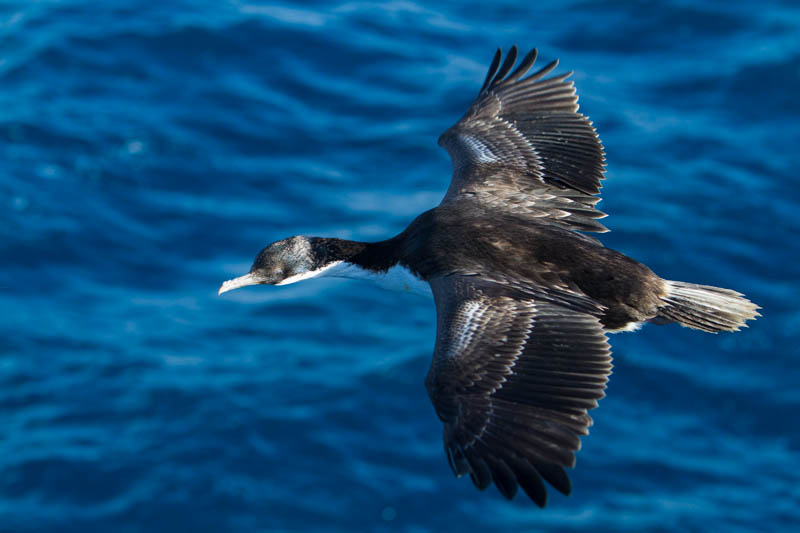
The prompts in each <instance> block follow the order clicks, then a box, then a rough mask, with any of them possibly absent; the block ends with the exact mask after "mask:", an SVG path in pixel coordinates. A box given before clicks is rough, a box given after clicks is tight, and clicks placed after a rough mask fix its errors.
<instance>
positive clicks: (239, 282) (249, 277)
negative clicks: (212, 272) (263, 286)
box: [217, 273, 261, 295]
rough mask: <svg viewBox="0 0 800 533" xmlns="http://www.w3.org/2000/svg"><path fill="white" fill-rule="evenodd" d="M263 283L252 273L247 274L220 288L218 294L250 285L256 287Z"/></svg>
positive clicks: (227, 282)
mask: <svg viewBox="0 0 800 533" xmlns="http://www.w3.org/2000/svg"><path fill="white" fill-rule="evenodd" d="M258 283H261V279H260V278H258V277H256V276H254V275H253V274H252V273H250V274H245V275H244V276H239V277H238V278H233V279H229V280H228V281H226V282H225V283H223V284H222V285H220V287H219V292H218V293H217V294H218V295H219V294H222V293H223V292H228V291H232V290H233V289H238V288H240V287H247V286H248V285H256V284H258Z"/></svg>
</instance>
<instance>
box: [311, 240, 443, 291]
mask: <svg viewBox="0 0 800 533" xmlns="http://www.w3.org/2000/svg"><path fill="white" fill-rule="evenodd" d="M310 241H311V246H312V249H314V253H315V254H316V255H317V257H318V258H319V259H320V260H322V261H323V262H324V264H325V266H324V267H322V268H321V269H320V270H319V274H318V276H332V277H339V278H354V279H366V280H370V281H374V282H376V283H377V284H378V285H379V286H381V287H383V288H386V289H390V290H397V291H401V292H410V293H416V294H421V295H426V296H429V295H430V294H431V289H430V285H428V283H427V282H425V281H423V280H422V279H420V278H419V277H418V276H417V275H415V274H414V273H412V272H411V271H410V270H409V269H408V268H406V267H405V266H403V265H402V263H401V261H400V260H401V254H402V246H401V245H402V243H401V241H400V237H395V238H394V239H389V240H387V241H381V242H358V241H348V240H344V239H332V238H312V239H310Z"/></svg>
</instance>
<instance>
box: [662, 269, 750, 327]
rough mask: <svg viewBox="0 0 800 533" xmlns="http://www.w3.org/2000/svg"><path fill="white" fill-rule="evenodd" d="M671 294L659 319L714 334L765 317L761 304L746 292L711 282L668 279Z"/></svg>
mask: <svg viewBox="0 0 800 533" xmlns="http://www.w3.org/2000/svg"><path fill="white" fill-rule="evenodd" d="M665 283H666V288H667V294H666V296H664V297H663V298H662V301H663V302H664V306H663V307H661V308H660V309H659V313H658V318H661V319H666V320H669V321H673V322H678V323H679V324H680V325H682V326H686V327H690V328H695V329H700V330H703V331H708V332H711V333H717V332H719V331H738V330H739V329H740V328H742V327H747V324H746V322H747V321H748V320H753V319H755V318H756V317H759V316H761V314H760V313H759V312H758V309H761V308H760V307H759V306H757V305H756V304H754V303H753V302H751V301H750V300H748V299H747V298H745V297H744V296H743V295H742V294H740V293H738V292H736V291H732V290H728V289H721V288H719V287H711V286H709V285H696V284H694V283H684V282H682V281H665Z"/></svg>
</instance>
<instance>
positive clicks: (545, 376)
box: [425, 275, 611, 507]
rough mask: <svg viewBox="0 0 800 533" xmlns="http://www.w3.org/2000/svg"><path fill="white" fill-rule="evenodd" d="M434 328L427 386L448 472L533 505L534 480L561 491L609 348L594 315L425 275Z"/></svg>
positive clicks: (540, 489)
mask: <svg viewBox="0 0 800 533" xmlns="http://www.w3.org/2000/svg"><path fill="white" fill-rule="evenodd" d="M431 286H432V288H433V295H434V298H435V300H436V312H437V334H436V348H435V350H434V356H433V363H432V365H431V368H430V371H429V372H428V377H427V379H426V382H425V385H426V387H427V389H428V394H429V395H430V398H431V401H432V402H433V405H434V407H435V408H436V412H437V414H438V415H439V418H440V419H441V420H442V422H443V423H444V445H445V450H446V452H447V457H448V460H449V462H450V466H451V468H452V469H453V472H454V473H455V474H456V475H457V476H461V475H464V474H469V475H470V477H471V478H472V481H473V483H474V484H475V486H477V487H478V488H479V489H484V488H486V487H487V486H488V485H489V484H490V483H491V482H492V481H494V484H495V485H496V486H497V488H498V490H499V491H500V492H501V493H502V494H503V496H505V497H506V498H509V499H511V498H513V497H514V495H515V493H516V490H517V486H521V487H522V488H523V490H524V491H525V492H526V493H527V494H528V496H529V497H530V498H531V499H532V500H533V501H534V502H535V503H536V504H538V505H539V506H542V507H543V506H544V504H545V502H546V499H547V495H546V491H545V487H544V484H543V483H542V480H543V479H544V480H546V481H547V482H549V483H550V484H551V485H552V486H553V487H555V488H556V489H558V490H559V491H561V492H562V493H564V494H568V493H569V491H570V486H571V485H570V480H569V477H567V474H566V472H565V471H564V468H563V467H572V466H574V463H575V457H574V452H575V451H576V450H578V449H579V448H580V441H579V437H580V436H581V435H586V434H587V433H588V428H589V426H590V425H591V423H592V419H591V418H590V417H589V415H588V414H587V410H589V409H592V408H593V407H595V406H596V405H597V400H599V399H600V398H602V397H603V395H604V393H603V390H604V389H605V384H606V381H607V380H608V375H609V373H610V371H611V353H610V350H609V346H608V343H607V341H606V337H605V334H604V333H603V327H602V325H601V324H600V322H599V320H598V319H597V317H595V316H592V315H590V314H586V313H582V312H579V311H576V310H573V309H568V308H567V307H564V306H560V305H556V304H553V303H549V302H546V301H540V300H538V299H537V300H534V299H532V298H529V297H528V296H527V295H526V294H524V293H520V292H517V291H514V290H513V289H508V288H506V287H504V286H502V285H498V284H493V283H491V282H485V281H481V280H480V278H478V277H465V276H457V275H454V276H449V277H444V278H439V279H435V280H433V281H432V282H431Z"/></svg>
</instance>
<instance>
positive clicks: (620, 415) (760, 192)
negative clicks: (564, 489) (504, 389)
mask: <svg viewBox="0 0 800 533" xmlns="http://www.w3.org/2000/svg"><path fill="white" fill-rule="evenodd" d="M531 4H532V3H530V2H491V3H489V2H474V3H470V2H460V3H440V4H434V3H412V2H408V1H395V2H389V3H367V2H340V3H333V4H330V3H320V4H313V3H303V4H299V3H298V4H297V5H292V4H265V3H255V2H253V3H248V2H245V1H241V2H240V1H227V2H226V1H208V0H207V1H191V2H190V1H188V0H187V1H182V2H181V1H176V2H165V3H161V2H144V1H133V0H118V1H114V2H102V3H101V2H84V1H61V2H50V1H42V2H27V1H26V2H3V3H2V4H0V212H1V213H2V215H0V216H2V219H0V221H1V222H2V223H0V257H1V258H2V268H0V313H1V314H2V320H0V531H2V532H24V531H52V532H58V531H80V532H95V531H97V532H109V531H114V532H133V531H243V532H244V531H301V530H308V531H342V532H349V531H361V530H372V531H415V532H422V531H455V530H459V531H470V530H489V531H582V530H593V531H594V530H598V531H603V530H605V531H608V530H612V531H741V532H751V531H779V530H781V531H789V530H793V528H794V527H800V474H799V473H798V472H800V429H799V428H798V421H799V420H800V419H799V418H798V417H799V416H800V415H798V412H799V411H798V410H799V409H800V389H798V383H799V382H800V353H798V348H797V346H798V334H800V313H799V312H798V310H797V303H796V302H797V299H798V297H799V296H800V294H798V292H799V291H798V279H800V266H798V261H799V260H800V239H799V238H798V234H800V224H798V221H797V206H798V202H800V193H798V191H799V190H800V187H798V185H800V183H799V181H800V180H798V175H797V168H798V163H800V157H799V156H798V147H799V146H800V127H798V125H797V117H798V115H800V99H798V97H797V93H798V88H799V87H800V51H798V50H800V9H799V8H798V4H797V3H796V2H793V1H789V0H787V1H784V2H778V1H772V2H769V1H762V2H758V3H751V2H741V3H738V4H737V5H738V6H739V7H732V6H731V3H729V2H722V1H720V2H705V3H698V2H693V1H684V2H672V3H670V4H671V5H670V6H666V5H661V3H658V4H656V3H650V2H622V1H618V2H593V1H583V2H581V1H574V2H569V1H564V2H547V3H536V4H537V5H539V7H536V8H532V7H529V6H530V5H531ZM512 43H517V44H519V45H521V46H522V47H523V48H528V47H531V46H537V47H539V49H540V51H541V55H542V57H543V59H545V60H549V59H552V58H554V57H559V58H561V61H562V63H561V64H562V67H560V68H561V69H562V71H566V70H567V69H574V70H575V75H574V79H575V80H576V83H577V85H578V90H579V93H580V95H581V104H582V110H583V111H584V112H586V113H588V114H589V115H591V117H592V119H593V120H594V122H595V125H596V127H597V128H598V131H599V132H600V134H601V136H602V138H603V140H604V143H605V146H606V150H607V157H608V178H609V179H608V181H607V184H606V186H605V188H604V189H603V195H604V200H603V202H602V204H601V207H602V208H603V210H604V211H606V212H608V213H610V215H611V216H610V217H609V218H608V219H606V220H605V222H606V224H607V225H608V226H609V228H611V230H612V232H611V233H609V234H606V235H604V236H603V237H602V238H603V241H604V243H605V244H606V245H608V246H610V247H613V248H617V249H619V250H621V251H623V252H625V253H628V254H630V255H632V256H634V257H636V258H637V259H639V260H641V261H643V262H645V263H647V264H648V265H649V266H650V267H652V268H653V270H655V271H656V272H657V273H660V274H661V275H664V276H666V277H669V278H672V279H685V280H687V281H695V282H700V283H708V284H714V285H720V286H724V287H731V288H735V289H738V290H740V291H743V292H745V293H747V294H748V296H750V297H751V298H752V299H753V300H754V301H756V302H757V303H759V304H760V305H761V306H762V307H763V310H762V312H763V314H764V317H763V318H762V319H760V320H759V321H758V322H756V323H755V324H754V325H753V327H751V328H750V329H748V330H746V331H744V332H742V333H739V334H736V335H717V336H714V335H706V334H702V333H699V332H695V331H689V330H685V329H682V328H678V327H675V326H665V327H656V326H648V327H645V328H644V329H643V331H641V332H639V333H637V334H635V335H633V334H625V335H617V336H615V337H613V339H612V343H613V345H614V350H615V371H614V375H613V376H612V378H611V382H610V386H609V390H608V397H607V398H606V399H605V400H603V401H602V402H601V404H600V407H599V408H598V409H596V410H595V411H593V413H592V414H593V417H594V419H595V425H594V427H593V428H592V434H591V436H590V437H588V438H587V439H585V440H584V446H583V449H582V450H581V452H580V453H579V454H578V464H577V468H576V469H575V470H574V471H573V472H572V478H573V483H574V491H573V494H572V495H571V496H570V497H564V496H561V495H559V494H555V492H554V491H551V499H550V503H549V505H548V507H547V509H545V510H540V509H538V508H536V507H535V506H533V505H532V504H531V503H530V502H529V501H527V500H526V499H525V498H523V497H518V498H517V499H516V500H515V501H514V502H510V503H509V502H506V501H505V500H503V499H502V497H501V496H500V495H499V494H498V493H497V491H495V490H494V488H492V489H490V490H488V491H487V492H486V493H479V492H478V491H476V490H475V489H474V488H473V487H472V485H471V483H470V482H469V481H468V480H465V479H455V478H454V477H453V476H452V474H451V472H450V470H449V468H448V466H447V462H446V460H445V457H444V453H443V450H442V444H441V424H440V422H439V420H438V419H437V418H436V416H435V414H434V411H433V409H432V407H431V405H430V404H429V401H428V398H427V394H426V393H425V389H424V387H423V379H424V376H425V373H426V371H427V366H428V363H429V360H430V355H431V352H432V346H433V341H434V334H435V331H434V308H433V303H432V301H429V300H426V299H424V298H419V297H415V296H409V295H403V294H395V293H391V292H385V291H383V290H381V289H380V288H377V287H373V286H371V285H369V284H366V283H361V282H357V281H343V280H325V281H316V280H315V281H312V282H308V283H304V284H299V285H295V286H287V287H277V288H268V287H255V288H248V289H244V290H240V291H237V292H234V293H231V294H230V295H225V296H224V297H217V295H216V290H217V287H218V286H219V283H220V282H221V281H222V280H225V279H228V278H230V277H232V276H234V275H239V274H241V273H243V272H244V271H246V269H247V268H248V267H249V264H250V261H251V260H252V258H253V256H254V255H255V253H256V252H257V251H258V250H259V249H260V248H261V247H262V246H263V245H265V244H267V243H269V242H271V241H273V240H276V239H279V238H283V237H286V236H288V235H294V234H312V235H328V236H338V237H345V238H354V239H362V240H377V239H382V238H386V237H389V236H391V235H393V234H395V233H397V232H399V231H400V230H402V229H403V228H404V227H405V225H406V224H407V223H408V222H410V221H411V220H412V219H413V217H414V216H415V215H416V214H417V213H419V212H420V211H422V210H424V209H427V208H430V207H433V206H434V205H436V204H437V203H438V201H439V199H440V198H441V196H442V194H443V192H444V190H445V189H446V187H447V184H448V181H449V175H450V163H449V159H448V157H447V154H446V153H445V152H444V151H443V150H441V149H440V148H439V147H438V146H437V145H436V138H437V136H438V135H439V133H440V132H441V131H443V130H444V129H445V128H447V127H448V126H449V125H450V124H452V123H453V122H454V121H455V120H456V119H457V118H458V117H459V116H460V115H461V113H463V111H464V110H465V109H466V106H467V105H468V104H469V102H470V101H471V99H472V97H473V96H474V95H475V94H476V93H477V90H478V88H479V86H480V83H481V82H482V81H483V75H484V72H485V68H486V66H487V65H488V63H489V60H490V59H491V56H492V53H493V52H494V49H495V47H496V46H498V45H502V46H504V47H508V46H509V45H511V44H512ZM798 530H800V529H798Z"/></svg>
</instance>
